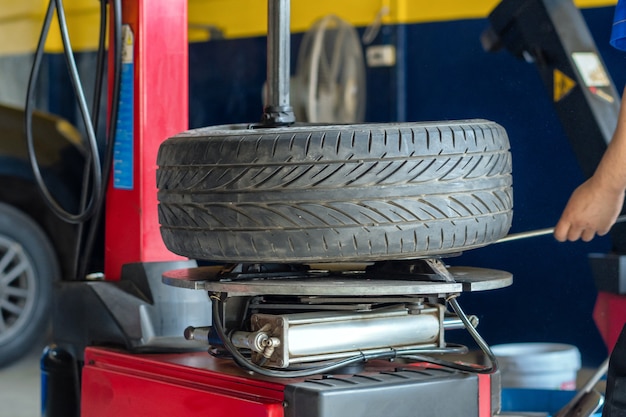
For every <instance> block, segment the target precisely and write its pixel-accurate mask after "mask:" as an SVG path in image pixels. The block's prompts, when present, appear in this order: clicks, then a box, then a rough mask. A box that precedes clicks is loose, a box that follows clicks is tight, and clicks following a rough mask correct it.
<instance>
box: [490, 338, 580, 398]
mask: <svg viewBox="0 0 626 417" xmlns="http://www.w3.org/2000/svg"><path fill="white" fill-rule="evenodd" d="M491 350H492V351H493V353H494V355H495V356H496V358H497V359H498V364H499V366H500V373H501V378H502V387H504V388H536V389H550V390H555V389H556V390H574V389H576V375H577V373H578V370H579V369H580V352H579V351H578V348H577V347H576V346H572V345H566V344H560V343H511V344H504V345H496V346H492V347H491Z"/></svg>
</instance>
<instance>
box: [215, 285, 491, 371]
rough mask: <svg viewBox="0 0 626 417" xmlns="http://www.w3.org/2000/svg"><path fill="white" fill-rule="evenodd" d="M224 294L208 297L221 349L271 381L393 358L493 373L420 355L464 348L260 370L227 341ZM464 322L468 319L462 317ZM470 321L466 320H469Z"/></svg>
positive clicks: (368, 355) (369, 355) (404, 351)
mask: <svg viewBox="0 0 626 417" xmlns="http://www.w3.org/2000/svg"><path fill="white" fill-rule="evenodd" d="M223 296H224V295H222V294H218V293H214V294H212V295H211V301H212V313H213V327H214V328H215V331H216V332H217V335H218V336H219V338H220V339H221V340H222V343H223V344H224V347H225V348H226V350H227V351H228V352H229V353H230V354H231V355H232V357H233V359H234V361H235V362H236V363H237V364H238V365H239V366H241V367H242V368H244V369H248V370H250V371H253V372H256V373H258V374H259V375H263V376H268V377H273V378H302V377H309V376H313V375H318V374H325V373H329V372H332V371H334V370H336V369H339V368H343V367H345V366H348V365H352V364H355V363H359V362H367V361H368V360H373V359H396V358H406V359H410V360H416V361H419V362H427V363H433V364H437V365H441V366H444V367H447V368H451V369H457V370H461V371H467V372H473V373H492V372H494V371H495V369H494V368H493V367H489V366H488V367H479V366H476V367H474V366H469V365H463V364H459V363H456V362H450V361H445V360H440V359H435V358H432V357H429V356H421V355H423V354H436V353H461V352H464V351H466V348H465V346H460V345H459V346H457V347H452V348H435V349H430V348H429V349H423V348H417V349H416V348H408V349H392V348H390V349H389V351H385V352H376V353H363V352H361V354H359V355H355V356H352V357H349V358H346V359H341V360H338V361H334V362H330V363H328V364H325V365H321V366H317V367H313V368H307V369H301V370H291V371H278V370H273V369H267V368H262V367H260V366H258V365H256V364H254V363H252V362H251V361H250V360H249V359H247V358H246V357H245V356H244V355H243V354H242V353H241V352H239V350H238V349H237V347H236V346H235V345H233V343H232V342H231V341H230V338H229V337H228V335H227V334H226V331H225V329H224V327H223V326H222V316H221V314H220V311H221V310H222V306H223V304H224V301H223V300H222V297H223ZM465 318H466V319H467V316H465ZM468 320H469V319H468Z"/></svg>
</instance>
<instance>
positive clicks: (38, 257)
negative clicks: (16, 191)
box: [0, 203, 60, 367]
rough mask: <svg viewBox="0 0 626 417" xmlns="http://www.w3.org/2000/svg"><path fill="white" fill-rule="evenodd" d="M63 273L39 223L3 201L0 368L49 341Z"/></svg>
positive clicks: (0, 214)
mask: <svg viewBox="0 0 626 417" xmlns="http://www.w3.org/2000/svg"><path fill="white" fill-rule="evenodd" d="M59 275H60V272H59V264H58V261H57V258H56V254H55V252H54V250H53V248H52V245H51V244H50V241H49V239H48V237H47V236H46V234H45V233H44V232H43V230H42V229H41V228H40V227H39V225H38V224H37V223H35V222H34V221H33V220H32V219H31V218H30V217H28V216H27V215H25V214H23V213H22V212H21V211H19V210H17V209H16V208H14V207H12V206H10V205H7V204H4V203H0V367H1V366H5V365H7V364H10V363H11V362H13V361H15V360H17V359H19V358H20V357H21V356H23V355H25V354H27V353H28V352H30V351H32V349H33V348H34V347H36V346H37V343H40V342H41V341H42V340H43V338H44V336H45V335H46V330H47V328H48V325H49V323H50V319H49V318H50V310H51V305H52V288H53V282H54V281H55V280H56V279H58V277H59Z"/></svg>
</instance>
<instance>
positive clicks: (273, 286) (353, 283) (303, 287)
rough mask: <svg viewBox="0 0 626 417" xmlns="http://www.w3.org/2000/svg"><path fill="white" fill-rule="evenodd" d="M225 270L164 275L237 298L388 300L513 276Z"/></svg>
mask: <svg viewBox="0 0 626 417" xmlns="http://www.w3.org/2000/svg"><path fill="white" fill-rule="evenodd" d="M222 271H223V267H221V266H208V267H200V268H190V269H178V270H174V271H168V272H166V273H164V274H163V282H164V283H165V284H167V285H171V286H175V287H182V288H189V289H196V290H204V291H210V292H224V293H228V294H230V295H233V296H253V295H308V296H313V295H324V296H388V295H425V296H428V295H439V294H453V293H460V292H463V291H468V292H475V291H486V290H493V289H498V288H504V287H508V286H509V285H511V284H512V283H513V275H512V274H511V273H509V272H505V271H499V270H495V269H485V268H474V267H450V268H448V271H449V272H450V273H451V274H452V276H453V277H454V279H455V281H456V282H440V281H427V280H408V279H393V278H389V279H386V278H385V279H370V278H368V277H367V276H366V274H365V273H363V271H351V272H342V273H332V272H329V271H322V270H320V271H319V272H317V271H315V270H311V271H309V274H308V275H307V276H306V277H301V276H293V277H274V278H259V279H248V280H236V281H231V280H222V279H221V278H222V275H221V274H220V273H221V272H222Z"/></svg>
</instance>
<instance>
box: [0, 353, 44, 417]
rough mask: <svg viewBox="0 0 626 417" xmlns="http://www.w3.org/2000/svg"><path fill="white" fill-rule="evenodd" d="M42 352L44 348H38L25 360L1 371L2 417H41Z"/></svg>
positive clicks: (0, 406)
mask: <svg viewBox="0 0 626 417" xmlns="http://www.w3.org/2000/svg"><path fill="white" fill-rule="evenodd" d="M41 352H43V346H36V347H35V348H33V350H32V351H31V352H29V353H28V355H26V356H25V357H24V358H23V359H21V360H19V361H17V362H16V363H14V364H12V365H9V366H8V367H5V368H2V369H0V417H37V416H40V415H41V393H40V386H39V385H40V384H39V381H40V372H39V359H40V356H41Z"/></svg>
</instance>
